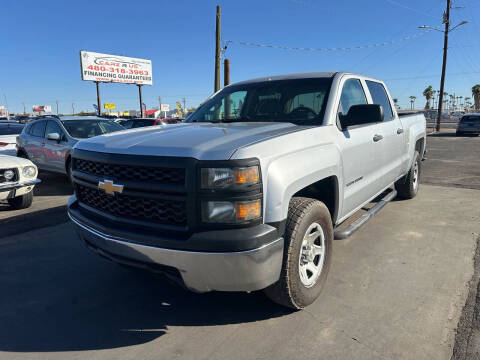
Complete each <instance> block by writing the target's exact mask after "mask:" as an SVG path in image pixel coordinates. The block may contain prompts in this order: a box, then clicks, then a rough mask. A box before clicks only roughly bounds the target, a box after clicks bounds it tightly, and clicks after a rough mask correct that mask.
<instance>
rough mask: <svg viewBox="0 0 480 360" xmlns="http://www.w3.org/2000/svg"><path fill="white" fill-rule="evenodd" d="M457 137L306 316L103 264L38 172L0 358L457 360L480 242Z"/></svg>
mask: <svg viewBox="0 0 480 360" xmlns="http://www.w3.org/2000/svg"><path fill="white" fill-rule="evenodd" d="M451 135H452V134H451V133H442V134H437V135H432V136H429V137H428V139H427V146H428V155H427V157H428V160H427V161H426V162H424V163H423V165H424V168H423V170H424V172H423V174H422V180H423V185H422V186H421V188H420V192H419V195H418V197H417V198H415V199H413V200H409V201H394V202H392V203H390V204H388V205H387V206H386V207H385V208H384V210H382V211H381V212H380V213H379V214H377V215H376V216H375V217H374V218H373V219H372V220H371V221H370V222H369V223H368V224H367V225H366V226H365V227H363V228H362V229H360V230H359V231H358V232H357V233H356V234H354V235H353V236H352V237H351V238H350V239H348V240H344V241H336V242H335V243H334V249H333V250H334V252H333V254H334V255H333V265H332V268H331V272H330V274H329V279H328V281H327V287H326V290H325V292H324V293H323V294H322V295H321V297H320V298H319V299H318V301H317V302H316V303H314V304H313V305H312V306H310V307H308V308H307V309H306V310H303V311H299V312H290V311H288V310H285V309H283V308H281V307H278V306H276V305H274V304H272V303H271V302H270V301H268V300H267V299H266V298H264V296H263V295H262V294H261V293H252V294H242V293H240V294H228V293H211V294H203V295H199V294H193V293H189V292H185V291H184V290H183V289H181V288H179V287H177V286H176V285H172V284H170V283H169V282H167V281H166V280H165V279H164V278H163V277H162V276H160V275H155V274H149V273H144V272H141V271H130V270H128V269H125V268H123V267H121V266H118V265H116V264H114V263H111V262H109V261H107V260H103V259H101V258H99V257H98V256H97V255H95V254H93V253H91V252H89V251H88V250H87V249H86V248H85V247H84V246H83V245H82V244H81V243H80V241H79V240H78V239H77V238H76V237H75V234H74V232H73V226H72V225H71V224H70V223H68V222H67V223H65V217H63V218H62V217H61V216H62V215H61V214H64V213H63V208H62V206H63V205H62V204H64V203H65V201H66V198H67V197H68V194H69V193H70V192H71V188H69V186H68V184H67V183H66V180H64V179H63V178H61V177H59V176H53V175H48V174H45V175H43V174H41V175H40V176H39V177H40V178H41V179H42V180H44V183H43V184H41V185H39V186H38V189H37V191H38V193H39V194H43V195H39V194H37V196H36V198H35V200H34V205H33V206H32V208H30V209H28V211H27V212H23V213H22V214H21V215H20V214H14V215H13V216H12V215H10V216H9V215H4V213H8V211H0V223H1V224H2V227H1V229H2V231H5V232H10V234H15V235H8V236H3V237H2V236H1V235H0V261H1V263H2V267H1V268H2V271H1V272H0V288H1V289H6V291H4V292H3V296H1V297H0V323H1V324H2V325H3V326H2V327H0V358H2V359H29V358H32V359H33V358H35V359H65V358H89V359H90V358H93V359H132V358H135V359H150V358H151V359H154V358H155V359H159V358H160V359H171V358H182V359H183V358H185V359H225V358H232V359H251V358H265V359H270V358H271V359H274V358H275V359H292V358H305V359H320V358H321V359H350V358H352V359H377V358H378V359H384V358H386V359H450V357H451V354H452V349H453V346H454V340H455V329H456V328H457V324H458V320H459V318H460V315H461V312H462V309H463V306H464V304H465V300H466V299H467V295H468V294H469V290H470V289H469V281H470V280H471V278H472V274H473V270H474V267H473V263H474V254H475V249H476V244H477V240H476V237H478V233H479V232H480V225H479V220H480V209H479V207H478V198H479V195H480V191H479V190H480V186H478V185H479V184H480V180H479V179H480V172H479V171H480V164H478V160H477V161H472V160H473V159H474V158H476V159H478V155H479V154H478V151H479V150H478V149H479V143H480V138H468V137H467V138H456V137H454V136H451ZM475 152H476V153H475ZM46 179H48V181H47V180H46ZM62 181H64V182H62ZM59 184H60V185H61V184H63V185H61V186H60V185H59ZM438 185H440V186H438ZM49 202H51V203H49ZM36 206H37V208H36ZM51 209H55V210H51ZM21 216H25V219H26V220H28V221H20V220H18V219H19V218H20V217H21ZM63 216H64V215H63ZM52 221H56V222H59V223H61V224H60V225H56V226H46V225H54V224H55V223H51V222H52ZM20 224H24V227H22V226H21V225H20ZM32 224H33V225H32ZM45 226H46V227H45ZM3 229H7V230H3ZM26 230H28V231H26ZM470 286H473V287H475V284H470ZM467 358H468V357H467ZM470 358H471V357H470Z"/></svg>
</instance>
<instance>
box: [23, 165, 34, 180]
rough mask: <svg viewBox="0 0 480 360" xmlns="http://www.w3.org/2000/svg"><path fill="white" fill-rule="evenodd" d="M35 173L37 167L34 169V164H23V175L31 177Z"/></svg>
mask: <svg viewBox="0 0 480 360" xmlns="http://www.w3.org/2000/svg"><path fill="white" fill-rule="evenodd" d="M36 175H37V169H35V166H25V167H24V168H23V176H25V177H27V178H33V177H35V176H36Z"/></svg>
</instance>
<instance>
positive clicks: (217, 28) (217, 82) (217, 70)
mask: <svg viewBox="0 0 480 360" xmlns="http://www.w3.org/2000/svg"><path fill="white" fill-rule="evenodd" d="M220 20H221V13H220V5H217V17H216V24H215V25H216V26H215V86H214V90H215V92H217V91H218V90H220V51H221V49H220V40H221V39H220V25H221V23H220Z"/></svg>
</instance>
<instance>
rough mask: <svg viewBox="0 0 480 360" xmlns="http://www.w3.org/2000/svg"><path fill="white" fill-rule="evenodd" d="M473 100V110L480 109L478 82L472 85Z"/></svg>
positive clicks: (479, 86) (479, 87)
mask: <svg viewBox="0 0 480 360" xmlns="http://www.w3.org/2000/svg"><path fill="white" fill-rule="evenodd" d="M472 96H473V102H474V103H475V110H479V109H480V84H477V85H474V86H473V87H472Z"/></svg>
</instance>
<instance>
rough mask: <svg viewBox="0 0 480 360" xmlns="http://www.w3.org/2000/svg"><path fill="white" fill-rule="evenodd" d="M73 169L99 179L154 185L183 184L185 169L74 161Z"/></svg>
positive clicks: (82, 160)
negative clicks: (108, 178)
mask: <svg viewBox="0 0 480 360" xmlns="http://www.w3.org/2000/svg"><path fill="white" fill-rule="evenodd" d="M73 169H74V170H78V171H81V172H84V173H87V174H91V175H96V176H100V177H110V178H114V179H118V180H129V181H140V182H148V183H154V184H172V185H183V184H185V169H183V168H167V167H147V166H136V165H118V164H109V163H103V162H94V161H89V160H84V159H74V163H73Z"/></svg>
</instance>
